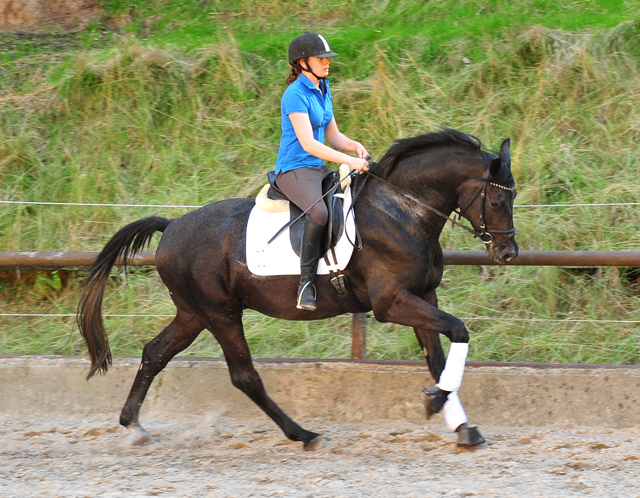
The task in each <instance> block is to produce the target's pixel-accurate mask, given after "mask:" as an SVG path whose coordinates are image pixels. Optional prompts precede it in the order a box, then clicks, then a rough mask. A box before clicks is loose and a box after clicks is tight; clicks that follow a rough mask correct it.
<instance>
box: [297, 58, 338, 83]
mask: <svg viewBox="0 0 640 498" xmlns="http://www.w3.org/2000/svg"><path fill="white" fill-rule="evenodd" d="M308 61H309V66H310V67H311V71H312V72H313V74H315V75H316V76H318V77H320V78H326V77H327V76H329V65H330V64H331V61H329V58H328V57H323V58H322V59H320V58H318V57H309V58H308ZM302 65H303V66H302V67H304V61H303V62H302Z"/></svg>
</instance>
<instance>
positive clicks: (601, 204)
mask: <svg viewBox="0 0 640 498" xmlns="http://www.w3.org/2000/svg"><path fill="white" fill-rule="evenodd" d="M0 204H17V205H19V204H26V205H35V206H37V205H40V206H87V207H117V208H124V207H129V208H168V209H185V208H187V209H197V208H201V207H202V206H201V205H190V204H185V205H181V204H111V203H91V202H45V201H0ZM606 206H640V202H594V203H576V204H514V206H513V207H514V208H552V207H555V208H571V207H606Z"/></svg>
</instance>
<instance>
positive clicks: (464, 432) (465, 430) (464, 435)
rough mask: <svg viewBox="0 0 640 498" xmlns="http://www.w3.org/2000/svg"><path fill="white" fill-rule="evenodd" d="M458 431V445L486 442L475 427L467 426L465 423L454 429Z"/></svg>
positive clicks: (473, 444) (476, 444)
mask: <svg viewBox="0 0 640 498" xmlns="http://www.w3.org/2000/svg"><path fill="white" fill-rule="evenodd" d="M456 432H457V433H458V443H457V444H458V446H478V445H479V444H482V443H484V442H486V440H485V438H483V437H482V434H480V431H479V430H478V428H477V427H469V425H468V424H467V423H464V424H462V425H461V426H460V427H458V428H457V429H456Z"/></svg>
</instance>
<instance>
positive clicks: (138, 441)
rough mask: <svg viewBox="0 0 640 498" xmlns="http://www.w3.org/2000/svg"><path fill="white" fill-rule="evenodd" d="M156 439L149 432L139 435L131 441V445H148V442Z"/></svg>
mask: <svg viewBox="0 0 640 498" xmlns="http://www.w3.org/2000/svg"><path fill="white" fill-rule="evenodd" d="M155 442H156V440H155V438H154V437H153V436H152V435H151V434H144V435H142V436H140V437H137V438H135V439H134V440H133V443H131V446H148V445H150V444H153V443H155Z"/></svg>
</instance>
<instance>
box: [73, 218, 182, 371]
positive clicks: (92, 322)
mask: <svg viewBox="0 0 640 498" xmlns="http://www.w3.org/2000/svg"><path fill="white" fill-rule="evenodd" d="M170 221H171V220H167V219H165V218H160V217H159V216H151V217H149V218H144V219H142V220H138V221H134V222H133V223H130V224H129V225H127V226H126V227H124V228H121V229H120V230H119V231H118V233H116V234H115V235H114V236H113V237H112V238H111V240H110V241H109V242H108V243H107V245H106V246H104V249H102V251H101V252H100V254H99V255H98V258H97V259H96V260H95V262H94V263H93V265H91V268H89V276H88V277H87V279H86V280H85V281H84V284H83V285H82V290H81V292H80V302H79V303H78V310H77V314H76V322H77V324H78V328H79V329H80V333H81V334H82V337H84V340H85V342H86V343H87V349H88V350H89V356H90V357H91V369H90V370H89V373H88V374H87V380H89V379H90V378H91V377H93V376H94V375H95V374H96V372H100V373H106V371H107V370H108V369H109V365H110V364H111V351H110V349H109V339H108V338H107V332H106V331H105V329H104V323H103V322H102V297H103V296H104V290H105V287H106V286H107V280H108V278H109V273H110V271H111V268H113V266H114V265H115V264H116V262H117V261H118V259H120V258H121V264H122V265H123V266H124V268H125V270H126V268H127V263H128V262H129V261H130V260H131V258H133V257H134V256H135V255H136V254H137V253H138V252H139V251H141V250H142V249H144V247H145V246H146V245H148V244H149V241H150V240H151V237H152V236H153V234H154V233H155V232H164V230H165V228H167V226H168V225H169V223H170Z"/></svg>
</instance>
